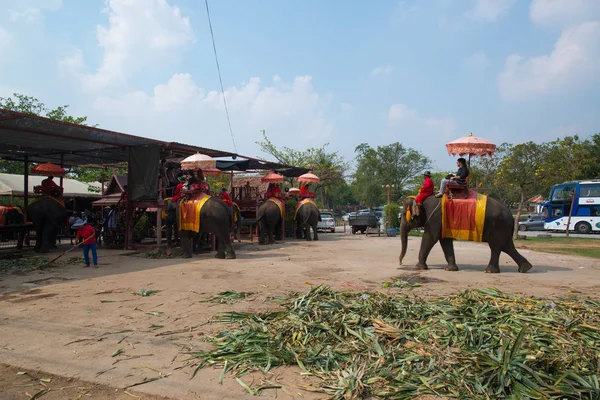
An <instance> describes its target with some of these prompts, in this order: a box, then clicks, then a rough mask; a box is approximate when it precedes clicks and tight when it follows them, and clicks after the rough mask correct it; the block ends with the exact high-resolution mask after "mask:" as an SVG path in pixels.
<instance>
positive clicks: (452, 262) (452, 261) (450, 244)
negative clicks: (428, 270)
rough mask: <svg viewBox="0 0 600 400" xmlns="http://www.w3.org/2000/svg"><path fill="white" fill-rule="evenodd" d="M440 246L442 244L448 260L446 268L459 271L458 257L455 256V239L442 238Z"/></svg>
mask: <svg viewBox="0 0 600 400" xmlns="http://www.w3.org/2000/svg"><path fill="white" fill-rule="evenodd" d="M440 246H442V250H443V251H444V257H446V261H447V262H448V266H447V267H446V268H444V269H445V270H446V271H458V266H457V265H456V258H455V257H454V241H453V240H452V239H440Z"/></svg>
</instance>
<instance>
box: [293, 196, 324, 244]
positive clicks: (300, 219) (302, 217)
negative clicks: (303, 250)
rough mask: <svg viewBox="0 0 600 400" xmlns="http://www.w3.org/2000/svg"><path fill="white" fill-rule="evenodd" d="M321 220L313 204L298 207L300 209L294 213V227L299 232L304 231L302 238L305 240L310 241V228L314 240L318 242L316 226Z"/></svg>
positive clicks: (308, 203)
mask: <svg viewBox="0 0 600 400" xmlns="http://www.w3.org/2000/svg"><path fill="white" fill-rule="evenodd" d="M320 220H321V213H320V212H319V209H318V208H317V206H316V205H315V204H314V203H311V202H307V203H304V204H302V205H300V208H298V210H297V211H296V226H297V227H298V229H299V230H300V231H304V237H305V238H306V240H312V239H313V238H311V236H310V229H311V228H312V230H313V234H314V240H319V235H318V234H317V224H318V223H319V221H320Z"/></svg>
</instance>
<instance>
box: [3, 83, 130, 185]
mask: <svg viewBox="0 0 600 400" xmlns="http://www.w3.org/2000/svg"><path fill="white" fill-rule="evenodd" d="M0 108H4V109H6V110H11V111H17V112H22V113H26V114H32V115H38V116H42V117H47V118H50V119H54V120H59V121H63V122H70V123H73V124H80V125H86V122H87V117H73V116H72V115H68V114H67V109H68V108H69V106H67V105H62V106H58V107H56V108H54V109H49V108H48V107H46V105H45V104H44V103H42V102H40V101H39V100H38V99H36V98H35V97H32V96H26V95H23V94H20V93H13V96H12V97H0ZM23 168H24V164H23V162H21V161H8V160H0V172H5V173H9V174H22V173H23ZM116 173H117V174H125V173H127V167H126V166H125V165H119V166H117V171H116ZM111 174H112V172H111V169H110V168H86V167H73V168H70V169H68V171H67V177H70V178H74V179H77V180H80V181H82V182H99V181H102V180H103V179H104V181H108V180H109V179H110V176H111Z"/></svg>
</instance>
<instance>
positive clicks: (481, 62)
mask: <svg viewBox="0 0 600 400" xmlns="http://www.w3.org/2000/svg"><path fill="white" fill-rule="evenodd" d="M490 64H491V62H490V59H489V58H488V57H487V56H486V55H485V53H483V52H478V53H473V54H471V55H470V56H469V57H467V59H466V60H465V67H467V68H471V69H485V68H487V67H489V66H490Z"/></svg>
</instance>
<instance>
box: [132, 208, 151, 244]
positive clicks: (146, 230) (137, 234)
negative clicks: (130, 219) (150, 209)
mask: <svg viewBox="0 0 600 400" xmlns="http://www.w3.org/2000/svg"><path fill="white" fill-rule="evenodd" d="M151 235H152V224H151V223H150V218H148V215H147V214H146V213H144V214H143V215H142V216H141V217H140V219H139V220H138V221H137V222H136V223H135V225H134V226H133V241H134V242H136V243H139V242H141V241H142V239H145V238H147V237H150V236H151Z"/></svg>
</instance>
